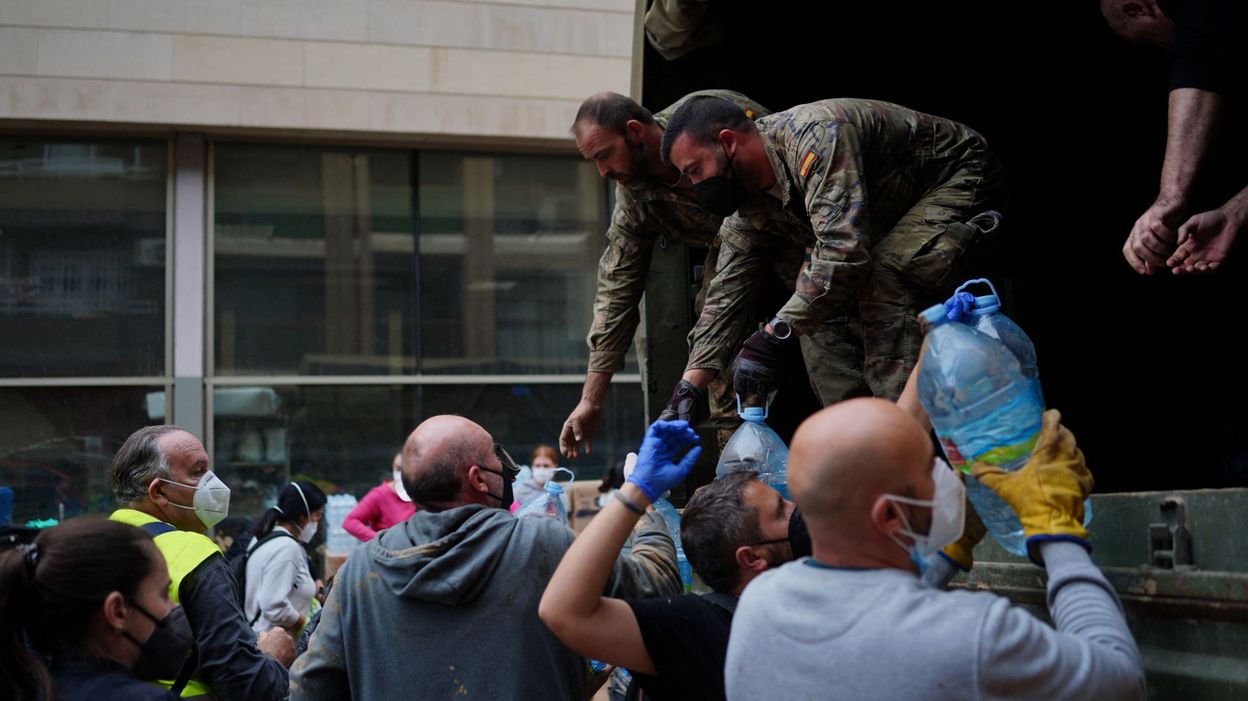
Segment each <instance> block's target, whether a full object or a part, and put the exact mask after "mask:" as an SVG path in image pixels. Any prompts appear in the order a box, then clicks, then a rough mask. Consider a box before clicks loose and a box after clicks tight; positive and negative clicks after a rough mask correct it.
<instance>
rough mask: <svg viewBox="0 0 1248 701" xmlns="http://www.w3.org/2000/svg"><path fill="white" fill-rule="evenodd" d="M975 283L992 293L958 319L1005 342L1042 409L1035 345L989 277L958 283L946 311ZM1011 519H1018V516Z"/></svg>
mask: <svg viewBox="0 0 1248 701" xmlns="http://www.w3.org/2000/svg"><path fill="white" fill-rule="evenodd" d="M976 283H983V284H985V285H987V286H988V289H989V290H991V291H992V294H988V295H979V296H975V297H973V301H972V302H971V304H970V305H969V306H970V310H969V318H967V316H965V315H964V316H961V317H960V318H959V319H958V320H959V321H962V322H964V323H967V324H970V325H971V326H973V327H975V330H976V331H979V332H980V333H983V334H986V335H988V336H991V337H992V338H995V339H997V340H998V341H1001V343H1002V344H1004V345H1005V347H1006V349H1008V350H1009V351H1010V352H1011V353H1013V354H1014V357H1015V358H1017V359H1018V365H1019V370H1020V371H1021V372H1022V373H1023V377H1025V378H1027V382H1028V385H1029V386H1030V387H1031V391H1032V392H1033V393H1034V394H1035V395H1036V401H1037V402H1038V403H1039V404H1040V407H1041V409H1043V407H1044V406H1045V404H1044V390H1042V389H1041V387H1040V366H1039V363H1038V362H1037V360H1036V345H1035V344H1034V343H1032V342H1031V337H1030V336H1028V335H1027V332H1026V331H1023V329H1022V327H1021V326H1019V325H1018V324H1016V323H1015V322H1014V320H1013V319H1011V318H1010V317H1008V316H1006V315H1005V314H1004V313H1003V312H1002V311H1001V297H1000V295H998V294H997V288H996V286H995V285H993V284H992V282H991V281H990V280H988V279H987V278H976V279H974V280H967V281H966V282H964V283H962V284H961V285H959V286H958V289H957V290H955V291H954V293H953V294H954V296H953V297H951V298H950V299H949V301H947V302H945V312H946V314H953V313H954V310H956V309H958V308H960V306H961V305H959V304H957V302H956V299H957V297H958V296H959V295H960V293H963V292H964V291H965V290H966V288H968V287H970V286H971V285H974V284H976ZM968 296H969V293H968ZM971 481H975V480H974V478H969V479H968V484H969V482H971ZM971 489H975V490H978V491H985V492H989V494H990V495H991V496H983V497H980V499H981V500H983V499H990V500H993V501H1000V499H999V498H997V496H996V493H995V492H991V490H988V489H987V488H986V487H984V486H983V485H981V484H979V483H978V482H977V481H976V484H975V485H974V486H973V487H971ZM1014 520H1017V518H1015V519H1014ZM1090 523H1092V500H1091V499H1090V498H1089V499H1085V500H1084V502H1083V525H1085V526H1087V525H1088V524H1090ZM1022 528H1023V527H1022V524H1021V523H1020V524H1019V525H1018V527H1017V529H1016V530H1018V532H1019V533H1021V532H1022ZM1020 537H1021V536H1020Z"/></svg>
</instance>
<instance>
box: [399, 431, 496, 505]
mask: <svg viewBox="0 0 1248 701" xmlns="http://www.w3.org/2000/svg"><path fill="white" fill-rule="evenodd" d="M405 457H406V456H405ZM485 457H486V456H485V455H483V454H479V453H478V452H477V451H476V450H475V448H474V446H472V445H471V444H469V443H468V442H467V441H463V442H460V443H457V444H455V445H450V446H447V447H446V448H444V449H443V450H441V451H439V452H438V453H437V454H423V453H420V452H419V451H417V452H415V453H414V454H413V456H412V461H413V462H414V463H415V468H416V469H414V470H409V469H407V466H404V470H403V488H404V489H406V490H407V495H408V496H409V497H411V499H412V502H413V503H415V504H418V505H427V504H439V503H442V502H448V501H452V500H454V499H455V497H457V496H459V492H460V490H461V489H462V488H463V481H464V476H463V475H464V471H465V470H467V469H468V467H469V466H471V465H474V464H475V465H480V464H481V462H482V460H484V459H485Z"/></svg>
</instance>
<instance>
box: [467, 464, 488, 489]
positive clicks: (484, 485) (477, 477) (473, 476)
mask: <svg viewBox="0 0 1248 701" xmlns="http://www.w3.org/2000/svg"><path fill="white" fill-rule="evenodd" d="M468 485H469V486H470V487H471V488H472V489H474V490H476V491H478V492H481V493H482V494H485V493H487V492H489V491H490V485H489V483H488V482H486V481H485V475H484V474H482V470H481V468H480V467H477V466H476V465H471V466H469V468H468Z"/></svg>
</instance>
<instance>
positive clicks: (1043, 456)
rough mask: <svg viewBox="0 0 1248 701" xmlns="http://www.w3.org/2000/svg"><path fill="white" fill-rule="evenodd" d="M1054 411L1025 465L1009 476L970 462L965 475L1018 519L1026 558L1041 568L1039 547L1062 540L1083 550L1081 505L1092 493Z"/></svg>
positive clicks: (1079, 458) (1085, 537) (1068, 434)
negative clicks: (1024, 538) (980, 485)
mask: <svg viewBox="0 0 1248 701" xmlns="http://www.w3.org/2000/svg"><path fill="white" fill-rule="evenodd" d="M1061 421H1062V415H1061V414H1060V413H1059V412H1058V411H1057V410H1056V409H1050V410H1048V411H1046V412H1044V422H1043V424H1042V426H1041V428H1040V437H1039V439H1038V440H1037V441H1036V448H1035V450H1033V451H1032V453H1031V457H1030V458H1029V459H1028V460H1027V464H1026V465H1024V466H1023V467H1022V468H1021V469H1019V470H1017V471H1015V472H1006V471H1005V470H1002V469H1001V468H1000V467H997V466H996V465H992V464H990V463H986V462H976V463H975V464H974V465H973V466H972V468H971V473H972V474H973V475H974V476H975V479H978V480H979V481H980V482H983V483H984V485H985V486H987V487H988V488H989V489H991V490H992V491H994V492H996V493H997V495H998V496H1000V497H1001V499H1002V500H1003V501H1005V503H1007V504H1009V505H1010V506H1011V507H1012V508H1013V509H1014V511H1015V513H1017V514H1018V520H1019V521H1021V522H1022V524H1023V532H1024V534H1026V536H1027V554H1028V555H1029V556H1030V557H1031V560H1032V562H1034V563H1036V564H1038V565H1043V564H1044V562H1043V560H1041V558H1040V554H1039V545H1040V543H1042V542H1044V541H1051V540H1065V541H1071V542H1075V543H1078V544H1080V545H1082V546H1083V547H1085V548H1087V549H1088V550H1089V551H1090V550H1092V545H1091V544H1090V543H1088V531H1087V529H1085V528H1084V527H1083V500H1084V499H1086V498H1087V497H1088V493H1089V492H1091V491H1092V473H1091V472H1088V467H1087V465H1085V464H1084V462H1083V451H1081V450H1079V448H1078V447H1077V446H1076V445H1075V436H1074V434H1073V433H1071V432H1070V431H1069V430H1067V429H1066V428H1065V427H1063V426H1062V424H1061Z"/></svg>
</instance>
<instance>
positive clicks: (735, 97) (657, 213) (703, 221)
mask: <svg viewBox="0 0 1248 701" xmlns="http://www.w3.org/2000/svg"><path fill="white" fill-rule="evenodd" d="M693 95H715V96H717V97H722V98H724V99H727V100H731V101H732V102H735V103H736V104H738V105H741V107H742V108H743V109H745V110H747V113H748V112H753V113H754V114H755V115H766V114H769V112H768V110H767V109H766V108H765V107H763V106H762V105H760V104H758V103H757V102H754V101H753V100H751V99H749V98H748V97H746V96H744V95H742V94H740V93H736V92H731V91H727V90H703V91H700V92H696V93H690V94H689V95H686V96H685V97H682V98H681V99H680V100H678V101H677V102H676V103H674V104H672V105H671V106H669V107H668V108H667V109H664V110H663V111H661V112H659V113H657V114H655V115H654V118H655V121H657V122H658V123H659V126H660V127H663V128H666V127H667V120H668V119H669V118H670V117H671V115H672V114H673V113H674V112H675V111H676V108H677V107H679V106H680V104H681V103H682V102H684V101H685V100H686V99H688V98H689V97H691V96H693ZM722 222H723V217H718V216H715V215H714V214H711V213H710V212H707V211H706V210H704V209H702V208H701V207H700V206H698V202H697V198H696V197H695V196H694V194H693V186H692V185H691V184H690V182H689V180H688V178H685V177H682V178H681V179H680V181H679V182H677V183H676V184H674V185H665V184H663V183H661V182H658V181H647V182H644V183H638V184H637V185H635V186H633V187H624V186H623V185H617V186H616V188H615V210H614V211H613V212H612V213H611V226H610V227H609V228H608V229H607V247H606V250H604V251H603V252H602V258H601V260H599V262H598V293H597V295H596V296H595V297H594V321H593V325H592V326H591V327H590V329H589V337H588V338H587V339H586V342H587V343H588V345H589V371H590V372H610V373H615V372H619V371H620V370H621V369H622V368H623V367H624V356H625V355H627V353H628V347H629V345H630V344H631V343H632V341H633V334H634V333H635V332H636V331H637V323H638V321H639V320H640V312H639V311H638V308H637V306H638V303H639V302H640V301H641V294H642V292H644V291H645V288H646V276H647V274H648V273H649V272H650V258H651V256H652V255H653V253H654V246H655V243H656V242H657V243H658V245H660V246H666V245H667V241H668V239H669V238H671V239H676V240H678V241H687V242H689V243H695V244H699V245H709V244H710V243H711V242H712V241H713V240H714V239H715V234H716V232H717V231H718V230H719V227H720V224H721V223H722Z"/></svg>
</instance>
